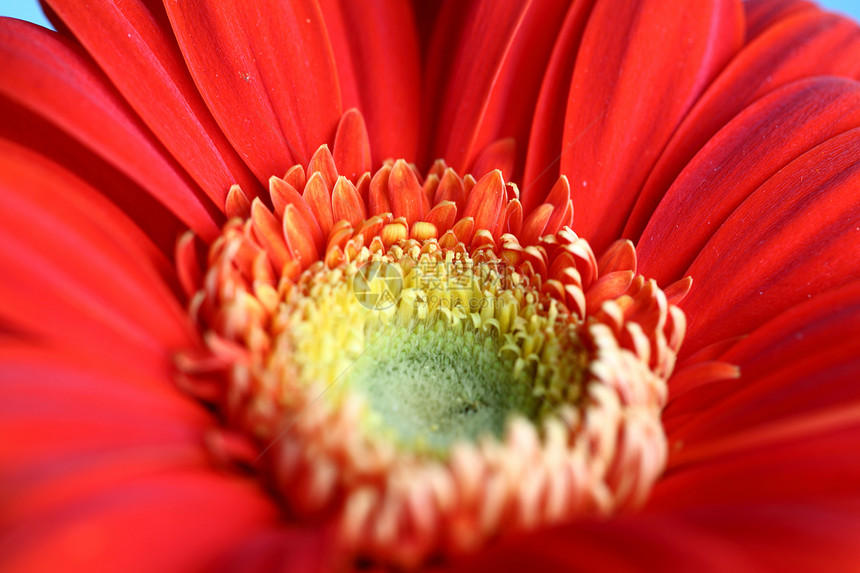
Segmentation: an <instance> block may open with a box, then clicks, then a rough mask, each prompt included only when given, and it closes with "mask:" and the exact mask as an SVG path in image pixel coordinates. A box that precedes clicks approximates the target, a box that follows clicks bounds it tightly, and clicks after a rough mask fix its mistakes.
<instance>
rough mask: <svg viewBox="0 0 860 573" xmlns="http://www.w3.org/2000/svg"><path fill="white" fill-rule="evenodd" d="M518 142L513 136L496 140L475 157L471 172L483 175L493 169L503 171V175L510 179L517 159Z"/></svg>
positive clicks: (507, 179)
mask: <svg viewBox="0 0 860 573" xmlns="http://www.w3.org/2000/svg"><path fill="white" fill-rule="evenodd" d="M516 152H517V142H516V140H515V139H514V138H513V137H506V138H504V139H499V140H498V141H494V142H493V143H491V144H489V145H488V146H487V147H485V148H484V149H483V150H482V151H481V153H480V154H479V155H478V157H477V158H475V163H474V164H473V165H472V170H471V173H472V175H474V176H475V177H483V176H484V175H486V174H487V173H489V172H490V171H492V170H493V169H498V170H499V171H501V172H502V177H503V178H504V179H505V180H506V181H510V180H511V178H512V176H513V173H514V166H515V164H516V159H517V155H516Z"/></svg>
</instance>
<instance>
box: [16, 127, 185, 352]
mask: <svg viewBox="0 0 860 573" xmlns="http://www.w3.org/2000/svg"><path fill="white" fill-rule="evenodd" d="M0 143H2V142H0ZM0 194H2V197H3V209H2V210H0V244H2V248H0V269H2V280H0V299H2V300H3V301H4V304H3V305H2V307H0V317H2V318H3V319H4V320H6V321H9V322H11V323H12V324H14V325H17V326H18V328H20V329H23V330H24V331H25V332H29V333H30V334H31V335H36V336H38V337H39V338H40V339H41V340H43V341H48V342H52V343H58V344H64V345H69V346H70V347H76V348H79V349H80V350H81V352H87V353H88V354H92V353H93V351H98V352H100V353H107V354H108V355H110V356H111V357H112V358H118V357H119V356H122V357H124V358H126V359H128V360H129V361H131V362H132V363H133V362H136V361H142V362H143V361H146V360H153V361H154V362H156V363H157V362H160V361H161V360H163V358H164V356H165V355H168V354H169V352H170V350H171V349H178V348H187V347H190V346H193V344H194V341H195V335H194V333H193V332H192V331H191V326H190V325H189V324H188V322H187V318H186V316H185V313H184V311H183V309H182V308H181V307H180V305H179V303H178V301H177V299H176V298H175V295H174V293H173V292H171V291H170V290H169V289H168V287H167V285H165V283H164V282H163V279H162V278H161V277H160V276H159V275H158V274H157V272H156V269H155V267H154V266H153V265H152V263H150V262H149V260H151V259H152V256H153V255H152V251H153V249H152V246H151V244H150V246H149V248H148V249H147V245H146V240H145V238H144V237H142V236H141V233H140V232H139V231H138V230H136V229H135V227H134V225H133V223H131V222H130V221H129V220H128V219H126V218H125V217H124V216H123V215H122V213H121V212H119V211H118V210H117V209H116V208H115V207H114V206H113V205H110V204H109V203H107V202H106V201H104V200H103V199H101V198H100V197H99V195H98V193H97V192H96V191H94V190H92V189H89V188H88V187H86V185H85V184H84V183H82V182H80V181H79V180H77V179H75V177H74V176H72V175H71V174H70V173H68V172H66V171H64V170H62V169H61V168H59V167H58V166H56V165H55V164H52V163H50V162H49V161H47V160H45V159H44V158H42V157H39V156H37V155H35V154H33V153H32V152H29V151H27V150H24V149H23V148H20V147H17V146H13V145H10V144H5V143H3V144H2V145H0ZM148 259H149V260H148Z"/></svg>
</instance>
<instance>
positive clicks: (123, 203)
mask: <svg viewBox="0 0 860 573" xmlns="http://www.w3.org/2000/svg"><path fill="white" fill-rule="evenodd" d="M0 114H3V121H0V139H3V140H6V141H8V142H11V143H15V144H17V145H21V146H24V147H26V148H28V149H31V150H33V151H34V152H36V153H38V154H39V155H42V156H43V157H46V158H50V159H51V160H52V161H54V162H56V163H57V164H58V165H59V166H61V167H62V168H64V169H66V170H67V171H69V172H71V173H74V174H75V175H76V176H78V177H80V178H81V179H82V180H84V181H86V183H87V184H88V185H89V186H90V187H92V188H93V189H98V190H99V191H100V193H101V195H102V196H103V197H104V198H106V199H108V200H110V201H111V202H113V204H114V205H116V206H117V207H119V208H120V209H122V211H123V212H124V213H125V214H126V215H127V216H128V217H129V218H132V219H133V220H134V222H135V225H136V226H138V227H140V229H141V230H143V231H144V232H145V233H146V235H147V236H148V237H149V238H150V239H151V240H152V242H154V243H155V245H156V246H157V247H158V248H159V249H160V250H161V252H162V253H163V254H164V255H165V257H167V256H170V255H171V254H172V253H173V249H174V247H175V246H176V237H178V236H179V235H180V234H182V233H183V232H184V231H185V230H187V229H188V227H187V226H186V225H185V224H184V223H183V222H182V221H180V220H179V219H178V218H177V216H176V215H175V214H174V213H173V212H172V211H170V210H169V209H168V208H167V207H165V206H164V205H163V204H162V203H160V202H159V201H158V200H157V199H156V198H155V197H153V196H152V195H151V194H150V193H149V192H148V191H147V190H146V189H144V188H142V187H141V186H140V185H138V184H137V183H135V182H134V181H132V180H131V179H129V178H128V177H127V176H126V175H124V174H123V173H122V172H121V171H119V170H118V169H117V168H115V167H114V166H113V165H111V164H110V163H108V161H107V160H105V159H104V158H103V157H101V156H99V155H98V154H97V153H95V152H94V151H91V150H90V149H88V148H86V147H84V146H82V145H81V144H80V142H79V141H77V140H76V139H74V137H72V136H71V135H68V134H66V133H65V132H64V131H63V130H62V129H60V128H59V127H57V126H56V125H54V124H53V123H51V122H50V121H49V120H47V119H44V118H42V117H40V116H39V115H38V114H36V113H34V112H32V111H30V110H29V109H27V108H25V107H23V106H22V105H20V104H17V103H15V102H13V101H10V100H9V99H8V98H6V97H4V96H2V95H0ZM158 264H159V266H160V267H161V268H162V270H163V271H165V277H168V276H174V275H175V273H174V272H173V271H172V269H169V262H168V259H167V258H162V262H159V263H158Z"/></svg>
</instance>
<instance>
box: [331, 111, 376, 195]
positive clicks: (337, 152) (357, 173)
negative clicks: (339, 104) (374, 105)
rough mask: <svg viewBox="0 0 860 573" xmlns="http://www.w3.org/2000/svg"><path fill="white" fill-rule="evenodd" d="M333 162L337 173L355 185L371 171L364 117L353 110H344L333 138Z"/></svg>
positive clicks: (368, 142) (368, 140) (368, 141)
mask: <svg viewBox="0 0 860 573" xmlns="http://www.w3.org/2000/svg"><path fill="white" fill-rule="evenodd" d="M334 162H335V165H337V169H338V172H339V173H341V174H343V175H345V176H346V177H348V178H349V180H350V181H352V182H353V183H355V182H356V181H358V178H359V177H361V176H362V175H364V174H365V173H368V172H369V171H370V169H371V161H370V139H369V138H368V135H367V127H366V126H365V124H364V117H362V115H361V112H359V111H358V110H357V109H355V108H351V109H348V110H346V112H345V113H344V114H343V117H342V118H340V123H339V124H338V125H337V134H335V136H334Z"/></svg>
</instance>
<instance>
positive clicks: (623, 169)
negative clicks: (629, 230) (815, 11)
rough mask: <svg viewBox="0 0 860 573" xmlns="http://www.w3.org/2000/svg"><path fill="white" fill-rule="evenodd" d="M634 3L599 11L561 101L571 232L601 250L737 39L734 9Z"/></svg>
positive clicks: (739, 25) (666, 0)
mask: <svg viewBox="0 0 860 573" xmlns="http://www.w3.org/2000/svg"><path fill="white" fill-rule="evenodd" d="M634 6H635V7H631V5H630V4H629V2H627V0H611V1H607V2H601V3H598V4H597V6H595V8H594V11H593V12H592V14H591V16H590V17H589V20H588V25H587V27H586V30H585V35H584V37H583V39H582V45H581V47H580V52H579V54H578V55H577V60H576V68H575V70H574V73H573V79H572V81H571V90H570V97H569V99H568V104H567V116H566V118H565V130H564V141H563V143H562V159H561V172H562V173H563V174H565V175H567V176H568V178H569V179H570V183H571V188H572V190H573V202H574V205H575V207H576V209H577V230H578V232H579V233H580V234H581V235H583V236H585V238H587V239H588V240H589V242H590V243H591V245H592V247H593V248H594V249H595V250H596V251H598V252H599V251H602V250H603V249H604V248H606V246H607V245H608V244H609V243H610V242H611V241H612V240H614V239H616V238H618V237H619V235H620V234H621V231H622V229H623V227H624V222H625V220H626V218H627V214H628V213H629V212H630V209H631V208H632V206H633V203H634V201H635V200H636V196H637V195H638V193H639V190H640V189H641V188H642V185H643V184H644V183H645V180H646V178H647V177H648V174H649V172H650V171H651V168H652V166H653V165H654V163H655V162H656V161H657V158H658V156H659V154H660V152H661V151H662V149H663V147H664V146H665V144H666V142H667V141H668V140H669V137H670V136H671V135H672V133H673V132H674V131H675V128H676V127H677V126H678V124H679V123H680V122H681V120H682V119H683V118H684V115H685V114H686V113H687V111H688V110H689V109H690V107H691V106H692V105H693V103H694V102H695V101H696V98H698V96H699V94H700V93H701V92H702V90H704V89H705V87H706V86H707V85H708V83H709V82H710V81H711V80H712V79H713V77H714V76H715V75H716V74H717V73H718V72H719V71H720V69H722V67H723V66H724V65H725V63H726V62H727V61H728V59H729V58H730V57H731V56H732V55H733V54H734V53H735V51H736V50H737V49H738V48H739V47H740V44H741V42H742V40H743V10H742V5H741V3H740V2H723V1H719V0H710V1H702V2H696V3H695V4H693V5H689V4H682V3H679V2H676V1H674V0H646V1H642V2H638V3H635V4H634ZM607 38H611V41H610V42H608V43H607ZM655 47H657V48H656V49H655ZM642 86H648V89H647V90H643V89H642ZM586 134H587V135H586Z"/></svg>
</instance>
